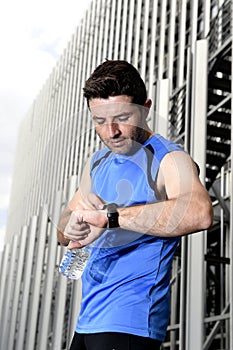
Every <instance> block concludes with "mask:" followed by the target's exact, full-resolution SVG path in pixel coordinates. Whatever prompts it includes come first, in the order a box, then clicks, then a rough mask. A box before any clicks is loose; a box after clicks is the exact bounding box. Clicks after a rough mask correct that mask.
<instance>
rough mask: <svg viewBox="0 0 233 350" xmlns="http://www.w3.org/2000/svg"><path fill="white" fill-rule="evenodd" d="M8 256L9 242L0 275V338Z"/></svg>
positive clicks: (5, 247) (4, 253) (0, 335)
mask: <svg viewBox="0 0 233 350" xmlns="http://www.w3.org/2000/svg"><path fill="white" fill-rule="evenodd" d="M9 256H10V243H7V244H5V246H4V251H3V258H2V268H1V275H0V282H1V284H0V321H1V322H0V325H1V327H0V339H1V338H2V337H3V334H2V331H3V326H2V325H3V319H4V312H3V308H4V300H5V294H6V293H7V288H6V285H7V271H9Z"/></svg>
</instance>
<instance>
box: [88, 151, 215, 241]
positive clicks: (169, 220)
mask: <svg viewBox="0 0 233 350" xmlns="http://www.w3.org/2000/svg"><path fill="white" fill-rule="evenodd" d="M157 190H159V191H160V192H163V191H164V192H165V193H166V197H167V199H166V200H162V201H159V202H155V203H149V204H145V205H136V206H132V207H125V208H119V210H118V212H119V223H120V227H121V228H123V229H127V230H132V231H136V232H141V233H147V234H149V235H154V236H161V237H174V236H182V235H186V234H189V233H193V232H197V231H200V230H204V229H207V228H208V227H210V226H211V224H212V216H213V213H212V203H211V200H210V198H209V195H208V192H207V191H206V189H205V188H204V187H203V185H202V184H201V182H200V180H199V178H198V174H197V170H196V167H195V165H194V163H193V161H192V160H191V158H190V157H189V156H188V155H187V154H186V153H184V152H179V151H175V152H172V153H170V154H167V155H166V156H165V157H164V159H163V161H162V163H161V166H160V171H159V175H158V179H157ZM82 215H83V217H84V220H85V221H87V222H88V223H90V224H92V225H96V226H99V227H105V226H106V224H107V219H106V211H104V210H100V211H93V210H84V211H82Z"/></svg>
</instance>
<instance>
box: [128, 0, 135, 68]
mask: <svg viewBox="0 0 233 350" xmlns="http://www.w3.org/2000/svg"><path fill="white" fill-rule="evenodd" d="M134 7H135V1H134V0H130V4H129V14H128V22H127V44H126V45H127V53H126V60H127V61H128V62H131V61H132V45H133V40H132V38H133V20H134Z"/></svg>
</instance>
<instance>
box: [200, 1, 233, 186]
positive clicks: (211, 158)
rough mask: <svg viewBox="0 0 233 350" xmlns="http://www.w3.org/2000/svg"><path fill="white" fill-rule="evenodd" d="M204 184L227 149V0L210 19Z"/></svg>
mask: <svg viewBox="0 0 233 350" xmlns="http://www.w3.org/2000/svg"><path fill="white" fill-rule="evenodd" d="M209 52H210V57H209V77H208V114H207V153H206V187H207V188H208V189H209V188H210V187H211V186H212V184H213V182H214V181H215V179H216V177H217V175H218V174H219V172H220V170H221V168H222V166H223V165H224V164H225V163H226V161H227V159H228V157H229V156H230V149H231V146H230V144H231V59H232V58H231V2H230V1H226V2H225V3H224V5H223V6H222V8H221V9H220V10H219V13H218V15H217V16H216V18H215V19H214V21H213V23H211V31H210V37H209Z"/></svg>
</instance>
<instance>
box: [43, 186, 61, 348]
mask: <svg viewBox="0 0 233 350" xmlns="http://www.w3.org/2000/svg"><path fill="white" fill-rule="evenodd" d="M62 199H63V192H62V191H57V192H56V196H55V200H54V203H53V204H54V207H53V209H52V212H53V215H52V218H53V222H52V225H51V232H50V236H49V244H48V263H47V266H46V280H45V287H44V295H43V299H42V305H41V313H40V320H39V334H38V350H45V349H47V348H48V346H47V342H48V330H49V321H50V310H51V304H52V293H53V280H54V271H55V262H56V255H57V223H58V220H59V215H60V212H61V203H62Z"/></svg>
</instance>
